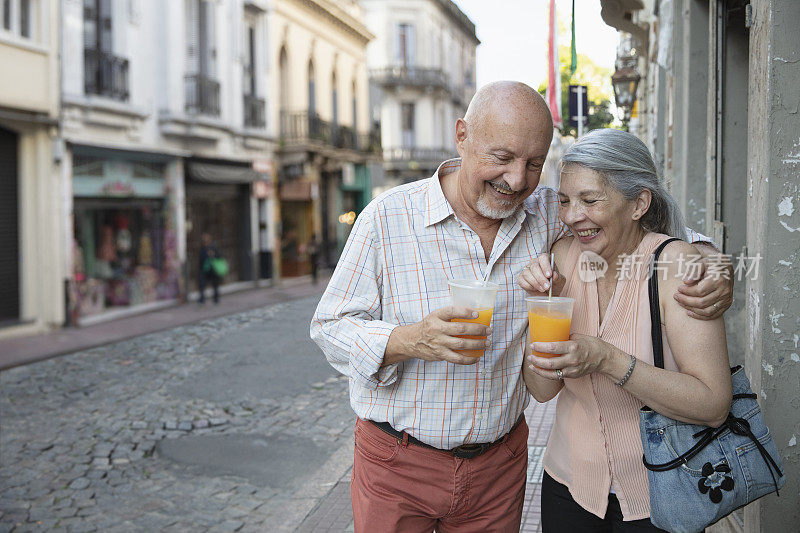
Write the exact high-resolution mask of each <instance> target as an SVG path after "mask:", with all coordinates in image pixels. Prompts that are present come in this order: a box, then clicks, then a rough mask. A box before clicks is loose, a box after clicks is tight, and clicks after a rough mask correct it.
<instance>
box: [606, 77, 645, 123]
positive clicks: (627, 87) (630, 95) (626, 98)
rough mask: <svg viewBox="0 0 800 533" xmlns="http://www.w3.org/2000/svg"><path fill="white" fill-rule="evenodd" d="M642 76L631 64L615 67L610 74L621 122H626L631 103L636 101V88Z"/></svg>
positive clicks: (629, 113) (631, 108)
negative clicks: (621, 113) (621, 117)
mask: <svg viewBox="0 0 800 533" xmlns="http://www.w3.org/2000/svg"><path fill="white" fill-rule="evenodd" d="M641 79H642V77H641V76H640V75H639V73H638V72H636V69H635V68H633V67H632V66H624V67H622V68H619V67H618V68H617V70H616V71H614V74H613V75H612V76H611V84H612V85H613V86H614V99H615V100H616V102H617V107H618V108H620V109H621V110H622V112H623V117H624V118H623V122H625V123H626V124H627V122H628V120H629V119H630V116H631V111H633V104H634V103H636V89H637V88H638V87H639V80H641Z"/></svg>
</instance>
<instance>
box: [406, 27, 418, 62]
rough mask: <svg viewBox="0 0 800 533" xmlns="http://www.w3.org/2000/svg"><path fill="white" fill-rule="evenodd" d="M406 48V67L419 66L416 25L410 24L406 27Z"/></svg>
mask: <svg viewBox="0 0 800 533" xmlns="http://www.w3.org/2000/svg"><path fill="white" fill-rule="evenodd" d="M406 48H407V52H406V53H407V54H408V56H407V61H406V66H408V67H413V66H416V64H417V61H416V60H417V55H416V52H417V39H416V34H415V32H414V25H413V24H408V25H407V26H406Z"/></svg>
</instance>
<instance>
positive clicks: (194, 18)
mask: <svg viewBox="0 0 800 533" xmlns="http://www.w3.org/2000/svg"><path fill="white" fill-rule="evenodd" d="M198 11H199V2H198V0H186V74H197V73H198V72H199V71H200V49H199V47H198V45H199V43H200V36H199V35H198V32H199V31H200V19H199V12H198Z"/></svg>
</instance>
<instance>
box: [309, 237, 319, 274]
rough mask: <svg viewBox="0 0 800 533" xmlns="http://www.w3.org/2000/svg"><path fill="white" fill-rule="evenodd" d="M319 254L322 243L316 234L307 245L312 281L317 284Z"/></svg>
mask: <svg viewBox="0 0 800 533" xmlns="http://www.w3.org/2000/svg"><path fill="white" fill-rule="evenodd" d="M319 252H320V242H319V239H318V238H317V234H316V233H312V234H311V238H310V239H309V240H308V244H307V245H306V253H307V254H308V261H309V263H310V264H311V281H312V282H313V283H314V284H316V283H317V275H318V268H319Z"/></svg>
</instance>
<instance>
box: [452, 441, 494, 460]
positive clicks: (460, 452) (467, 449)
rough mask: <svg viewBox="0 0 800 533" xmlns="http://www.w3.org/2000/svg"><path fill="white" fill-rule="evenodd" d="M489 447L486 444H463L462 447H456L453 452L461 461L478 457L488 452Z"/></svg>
mask: <svg viewBox="0 0 800 533" xmlns="http://www.w3.org/2000/svg"><path fill="white" fill-rule="evenodd" d="M486 448H487V446H486V445H485V444H478V443H473V444H462V445H461V446H456V447H455V448H453V449H452V450H450V451H451V452H452V454H453V455H454V456H456V457H458V458H459V459H472V458H473V457H477V456H478V455H480V454H482V453H483V452H485V451H486Z"/></svg>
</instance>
